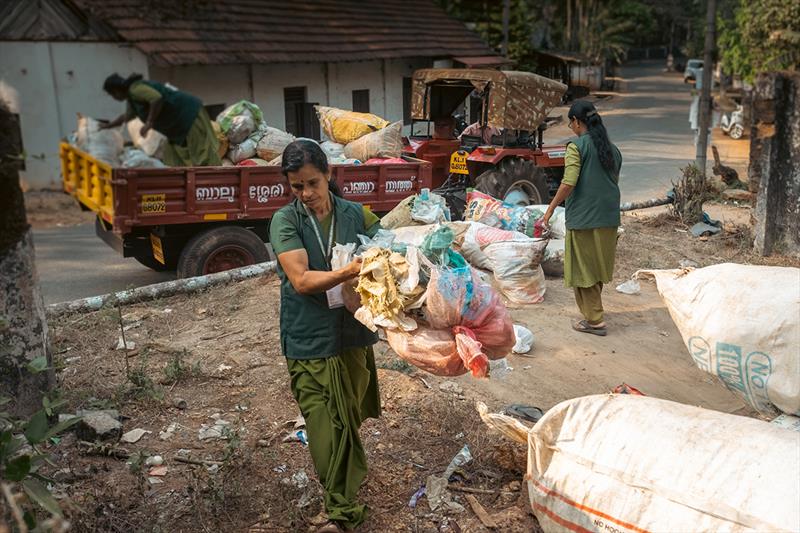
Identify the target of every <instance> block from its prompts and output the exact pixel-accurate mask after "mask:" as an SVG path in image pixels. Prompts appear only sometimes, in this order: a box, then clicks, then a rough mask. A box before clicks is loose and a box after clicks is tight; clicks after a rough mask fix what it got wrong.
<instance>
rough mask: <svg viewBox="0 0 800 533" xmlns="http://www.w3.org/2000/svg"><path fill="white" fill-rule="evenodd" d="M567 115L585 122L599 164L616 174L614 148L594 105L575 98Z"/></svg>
mask: <svg viewBox="0 0 800 533" xmlns="http://www.w3.org/2000/svg"><path fill="white" fill-rule="evenodd" d="M567 116H568V117H569V119H570V120H572V119H573V118H577V119H578V120H580V121H581V122H583V123H584V124H586V127H587V128H588V130H589V136H590V137H591V138H592V143H593V144H594V147H595V149H596V150H597V155H598V156H599V157H600V164H601V165H603V168H604V169H606V170H607V171H608V172H610V173H611V174H616V173H617V162H616V161H615V159H614V150H613V148H612V147H611V141H610V140H608V132H607V131H606V127H605V126H604V125H603V119H601V118H600V114H599V113H598V112H597V109H595V107H594V105H593V104H592V103H591V102H587V101H586V100H577V101H576V102H575V103H574V104H572V107H570V108H569V113H568V114H567Z"/></svg>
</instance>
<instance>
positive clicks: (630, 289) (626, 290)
mask: <svg viewBox="0 0 800 533" xmlns="http://www.w3.org/2000/svg"><path fill="white" fill-rule="evenodd" d="M617 292H621V293H622V294H628V295H631V296H635V295H637V294H641V292H642V288H641V287H640V286H639V282H638V281H636V280H635V279H629V280H628V281H626V282H625V283H620V284H619V285H617Z"/></svg>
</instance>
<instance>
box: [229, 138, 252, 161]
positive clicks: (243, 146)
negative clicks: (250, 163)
mask: <svg viewBox="0 0 800 533" xmlns="http://www.w3.org/2000/svg"><path fill="white" fill-rule="evenodd" d="M257 145H258V141H256V140H255V139H245V141H244V142H242V143H239V144H236V145H232V146H231V148H230V150H228V159H230V160H231V161H233V164H234V165H235V164H237V163H239V161H244V160H245V159H250V158H251V157H253V156H255V155H256V147H257Z"/></svg>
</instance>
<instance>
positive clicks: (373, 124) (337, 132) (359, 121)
mask: <svg viewBox="0 0 800 533" xmlns="http://www.w3.org/2000/svg"><path fill="white" fill-rule="evenodd" d="M314 109H316V111H317V116H318V117H319V124H320V126H321V127H322V131H323V132H324V134H325V135H326V136H327V137H328V139H330V140H331V141H334V142H336V143H339V144H344V145H346V144H347V143H350V142H352V141H355V140H356V139H358V138H359V137H363V136H364V135H366V134H368V133H371V132H373V131H378V130H380V129H383V128H385V127H386V126H388V125H389V121H387V120H384V119H382V118H381V117H379V116H377V115H373V114H370V113H356V112H354V111H345V110H344V109H338V108H335V107H326V106H321V105H318V106H314ZM366 159H369V158H366ZM362 161H363V160H362Z"/></svg>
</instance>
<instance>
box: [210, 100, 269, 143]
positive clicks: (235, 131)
mask: <svg viewBox="0 0 800 533" xmlns="http://www.w3.org/2000/svg"><path fill="white" fill-rule="evenodd" d="M239 117H241V118H239ZM263 122H264V115H263V113H261V109H259V107H258V106H257V105H256V104H254V103H253V102H248V101H247V100H240V101H238V102H236V103H235V104H233V105H231V106H228V107H226V108H225V110H224V111H222V112H221V113H220V114H219V115H217V123H218V124H219V126H220V129H221V130H222V133H224V134H225V135H226V136H227V137H228V139H230V141H231V143H233V144H239V143H241V142H243V141H244V140H245V138H247V137H248V136H249V135H251V134H252V133H253V132H254V131H255V130H256V129H258V127H259V126H260V125H261V124H262V123H263Z"/></svg>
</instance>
